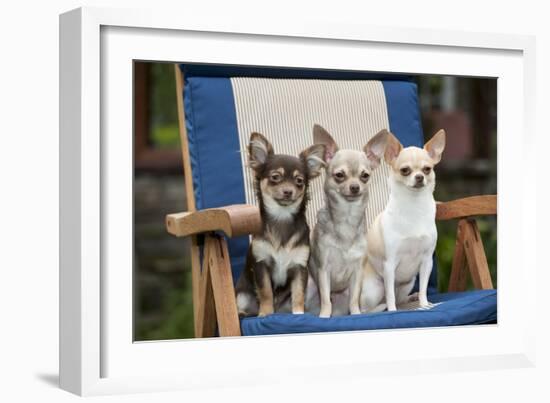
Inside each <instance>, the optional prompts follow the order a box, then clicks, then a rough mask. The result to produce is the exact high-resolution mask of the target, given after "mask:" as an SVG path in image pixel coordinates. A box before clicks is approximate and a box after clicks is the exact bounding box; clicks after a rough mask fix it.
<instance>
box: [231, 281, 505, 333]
mask: <svg viewBox="0 0 550 403" xmlns="http://www.w3.org/2000/svg"><path fill="white" fill-rule="evenodd" d="M430 302H432V303H438V302H441V304H439V305H436V306H435V307H433V308H432V309H429V310H415V311H395V312H380V313H372V314H363V315H353V316H351V315H350V316H340V317H334V318H326V319H325V318H319V317H317V316H314V315H311V314H308V313H305V314H303V315H292V314H283V313H276V314H273V315H269V316H266V317H264V318H258V317H251V318H244V319H242V320H241V331H242V334H243V335H245V336H259V335H267V334H290V333H318V332H340V331H346V330H374V329H399V328H415V327H416V328H418V327H438V326H458V325H474V324H483V323H494V322H496V320H497V291H496V290H478V291H467V292H458V293H440V294H439V293H437V294H432V295H431V296H430Z"/></svg>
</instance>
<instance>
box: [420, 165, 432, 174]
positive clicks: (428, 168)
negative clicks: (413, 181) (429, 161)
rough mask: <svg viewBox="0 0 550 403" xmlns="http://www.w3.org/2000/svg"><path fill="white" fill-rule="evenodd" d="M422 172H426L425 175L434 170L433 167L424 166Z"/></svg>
mask: <svg viewBox="0 0 550 403" xmlns="http://www.w3.org/2000/svg"><path fill="white" fill-rule="evenodd" d="M422 172H424V175H429V174H430V172H432V167H424V168H422Z"/></svg>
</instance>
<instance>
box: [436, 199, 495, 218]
mask: <svg viewBox="0 0 550 403" xmlns="http://www.w3.org/2000/svg"><path fill="white" fill-rule="evenodd" d="M496 214H497V195H486V196H472V197H465V198H463V199H457V200H452V201H449V202H437V213H436V215H435V218H436V220H451V219H453V218H465V217H471V216H476V215H496Z"/></svg>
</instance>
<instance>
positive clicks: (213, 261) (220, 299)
mask: <svg viewBox="0 0 550 403" xmlns="http://www.w3.org/2000/svg"><path fill="white" fill-rule="evenodd" d="M207 238H210V242H211V243H212V245H213V246H212V248H211V249H210V257H209V262H210V275H211V278H212V289H213V291H214V301H215V303H216V316H217V318H218V329H219V333H220V336H240V335H241V326H240V322H239V314H238V312H237V302H236V300H235V288H234V286H233V277H232V275H231V266H230V263H229V252H228V250H227V241H226V240H225V238H221V237H214V236H208V237H207Z"/></svg>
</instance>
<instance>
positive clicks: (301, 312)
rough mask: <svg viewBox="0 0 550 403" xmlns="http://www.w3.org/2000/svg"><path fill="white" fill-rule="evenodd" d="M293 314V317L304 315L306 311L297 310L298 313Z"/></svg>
mask: <svg viewBox="0 0 550 403" xmlns="http://www.w3.org/2000/svg"><path fill="white" fill-rule="evenodd" d="M292 314H293V315H303V314H304V311H300V310H296V311H292Z"/></svg>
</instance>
